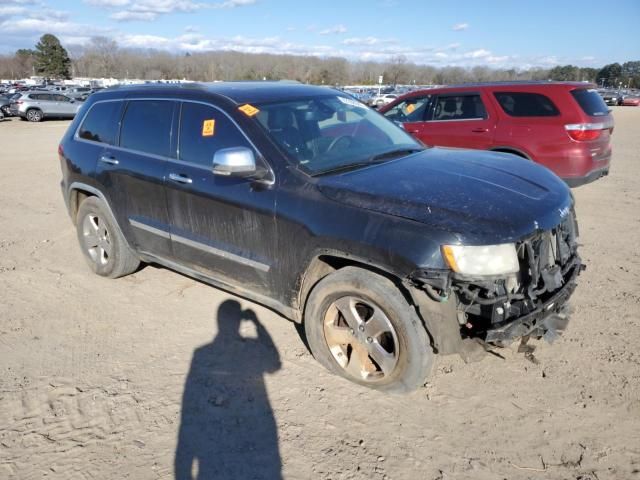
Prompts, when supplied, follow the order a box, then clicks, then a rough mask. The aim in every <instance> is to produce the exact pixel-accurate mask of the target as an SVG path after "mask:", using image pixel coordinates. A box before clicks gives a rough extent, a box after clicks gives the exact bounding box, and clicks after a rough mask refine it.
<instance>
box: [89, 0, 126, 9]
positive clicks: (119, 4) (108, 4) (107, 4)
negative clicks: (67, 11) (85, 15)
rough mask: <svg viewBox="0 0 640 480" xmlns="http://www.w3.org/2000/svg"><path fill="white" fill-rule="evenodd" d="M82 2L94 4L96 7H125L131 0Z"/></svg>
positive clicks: (91, 0)
mask: <svg viewBox="0 0 640 480" xmlns="http://www.w3.org/2000/svg"><path fill="white" fill-rule="evenodd" d="M84 3H88V4H89V5H94V6H96V7H107V8H114V7H125V6H127V5H129V4H130V3H131V0H84Z"/></svg>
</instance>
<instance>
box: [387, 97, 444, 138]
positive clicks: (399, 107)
mask: <svg viewBox="0 0 640 480" xmlns="http://www.w3.org/2000/svg"><path fill="white" fill-rule="evenodd" d="M432 98H433V95H424V94H420V95H415V96H412V97H409V98H406V99H405V100H403V101H401V102H400V103H398V104H396V105H394V107H393V108H391V109H390V110H388V111H386V112H385V113H384V116H385V117H387V118H388V119H389V120H392V121H394V122H396V123H398V124H402V127H403V128H404V129H405V130H406V131H407V132H408V133H410V134H411V135H413V136H414V137H415V138H417V139H418V140H420V141H421V142H422V143H424V144H425V145H429V142H428V141H427V137H428V133H427V129H428V128H429V126H428V124H427V123H426V121H425V120H426V119H427V114H428V113H429V105H430V103H431V99H432Z"/></svg>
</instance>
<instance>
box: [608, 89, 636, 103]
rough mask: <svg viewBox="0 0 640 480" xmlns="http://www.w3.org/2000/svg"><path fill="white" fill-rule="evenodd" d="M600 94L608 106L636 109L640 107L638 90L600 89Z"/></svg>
mask: <svg viewBox="0 0 640 480" xmlns="http://www.w3.org/2000/svg"><path fill="white" fill-rule="evenodd" d="M598 93H599V94H600V96H601V97H602V99H603V100H604V102H605V103H606V104H607V105H612V106H613V105H618V106H634V107H635V106H638V105H640V91H638V90H610V89H600V90H598Z"/></svg>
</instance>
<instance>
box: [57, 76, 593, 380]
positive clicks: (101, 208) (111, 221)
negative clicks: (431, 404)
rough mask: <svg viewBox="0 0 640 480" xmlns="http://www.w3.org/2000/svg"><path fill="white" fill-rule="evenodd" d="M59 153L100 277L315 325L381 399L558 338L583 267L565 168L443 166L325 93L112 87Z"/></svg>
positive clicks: (331, 353)
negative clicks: (436, 368)
mask: <svg viewBox="0 0 640 480" xmlns="http://www.w3.org/2000/svg"><path fill="white" fill-rule="evenodd" d="M59 156H60V161H61V166H62V174H63V180H62V192H63V195H64V199H65V202H66V204H67V207H68V210H69V213H70V215H71V218H72V220H73V222H74V223H75V225H76V227H77V232H78V240H79V242H80V246H81V248H82V251H83V253H84V255H85V257H86V259H87V261H88V263H89V265H90V266H91V268H92V269H93V270H94V271H95V272H96V273H97V274H99V275H103V276H106V277H111V278H115V277H120V276H122V275H126V274H128V273H131V272H133V271H135V270H136V268H138V265H139V263H140V261H143V262H153V263H157V264H161V265H164V266H166V267H168V268H171V269H174V270H177V271H179V272H182V273H185V274H187V275H191V276H192V277H195V278H198V279H200V280H203V281H205V282H208V283H210V284H213V285H215V286H217V287H220V288H223V289H225V290H228V291H230V292H233V293H236V294H238V295H241V296H244V297H247V298H249V299H252V300H254V301H256V302H259V303H262V304H264V305H266V306H268V307H270V308H272V309H273V310H275V311H277V312H279V313H281V314H282V315H283V316H285V317H287V318H290V319H293V320H295V321H302V322H304V325H305V331H306V335H307V338H308V342H309V345H310V347H311V350H312V351H313V354H314V356H315V357H316V359H318V361H320V363H322V364H323V365H324V366H325V367H327V368H328V369H329V370H331V371H333V372H335V373H338V374H339V375H342V376H344V377H346V378H348V379H350V380H352V381H354V382H357V383H360V384H363V385H366V386H369V387H373V388H377V389H381V390H387V391H408V390H411V389H414V388H416V387H417V386H419V385H421V384H422V383H423V382H424V380H425V378H426V377H427V376H428V375H429V372H430V370H431V368H432V365H433V361H434V357H435V354H452V353H459V354H461V355H463V356H464V355H468V354H469V353H470V350H473V348H474V347H475V348H477V347H478V346H479V344H482V343H485V344H494V345H496V344H497V345H500V344H506V343H508V342H510V341H513V340H514V339H516V338H519V337H525V338H526V337H541V336H545V337H546V338H547V339H550V340H551V339H553V337H554V336H555V334H556V333H558V332H559V331H561V330H562V329H563V328H564V326H565V324H566V315H565V314H564V313H563V310H564V306H565V304H566V303H567V299H568V298H569V296H570V295H571V293H572V292H573V290H574V288H575V281H576V277H577V275H578V273H579V272H580V270H581V267H582V265H581V262H580V258H579V256H578V254H577V244H576V236H577V226H576V222H575V218H574V213H573V198H572V196H571V194H570V191H569V189H568V188H567V186H566V185H565V184H564V183H563V182H562V181H561V180H560V179H559V178H558V177H556V176H555V175H554V174H553V173H551V172H550V171H549V170H547V169H545V168H543V167H540V166H539V165H536V164H535V163H532V162H529V161H526V160H523V159H520V158H517V157H514V156H511V155H508V154H499V153H490V152H480V151H465V150H443V149H435V148H431V149H426V148H424V147H423V146H422V145H420V144H419V143H416V141H415V140H413V139H412V138H411V137H410V136H409V135H408V134H406V133H405V132H404V131H403V130H402V129H401V128H399V127H397V126H396V125H394V124H393V123H391V122H389V121H388V120H386V119H385V118H384V117H382V116H380V115H379V114H378V113H376V112H374V111H372V110H370V109H368V108H367V107H365V106H364V105H362V104H361V103H359V102H357V101H355V100H354V99H353V98H351V97H348V96H346V95H344V94H342V93H340V92H337V91H334V90H331V89H327V88H320V87H312V86H304V85H293V84H284V83H267V82H265V83H228V84H224V83H222V84H209V85H200V84H195V85H184V86H141V87H132V88H129V87H125V88H118V89H110V90H107V91H103V92H99V93H96V94H94V95H92V96H91V97H90V98H89V100H88V101H87V103H86V105H84V106H83V107H82V109H81V111H80V112H79V114H78V116H77V117H76V119H75V120H74V122H73V123H72V124H71V126H70V128H69V130H68V132H67V133H66V135H65V136H64V138H63V140H62V142H61V144H60V147H59Z"/></svg>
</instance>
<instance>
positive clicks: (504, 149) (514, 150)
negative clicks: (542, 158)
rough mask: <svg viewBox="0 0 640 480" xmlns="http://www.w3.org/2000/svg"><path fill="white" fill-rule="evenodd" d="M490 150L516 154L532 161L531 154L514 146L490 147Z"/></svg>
mask: <svg viewBox="0 0 640 480" xmlns="http://www.w3.org/2000/svg"><path fill="white" fill-rule="evenodd" d="M491 151H492V152H500V153H510V154H512V155H517V156H518V157H522V158H526V159H527V160H531V161H533V159H532V158H531V156H530V155H529V154H527V153H525V152H523V151H522V150H520V149H518V148H514V147H495V148H492V149H491Z"/></svg>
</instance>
